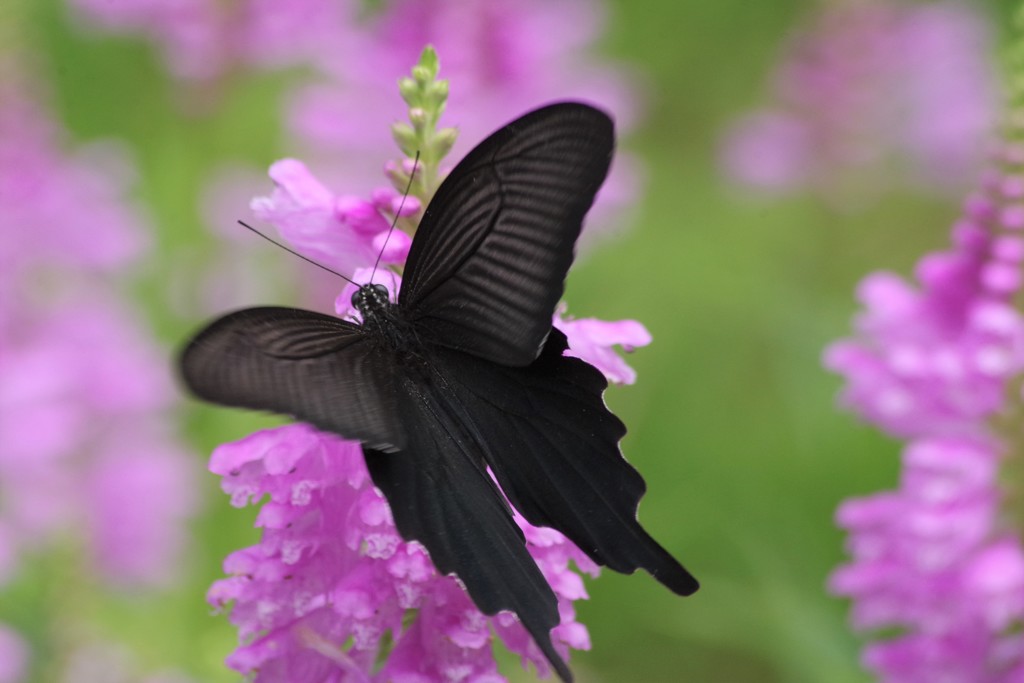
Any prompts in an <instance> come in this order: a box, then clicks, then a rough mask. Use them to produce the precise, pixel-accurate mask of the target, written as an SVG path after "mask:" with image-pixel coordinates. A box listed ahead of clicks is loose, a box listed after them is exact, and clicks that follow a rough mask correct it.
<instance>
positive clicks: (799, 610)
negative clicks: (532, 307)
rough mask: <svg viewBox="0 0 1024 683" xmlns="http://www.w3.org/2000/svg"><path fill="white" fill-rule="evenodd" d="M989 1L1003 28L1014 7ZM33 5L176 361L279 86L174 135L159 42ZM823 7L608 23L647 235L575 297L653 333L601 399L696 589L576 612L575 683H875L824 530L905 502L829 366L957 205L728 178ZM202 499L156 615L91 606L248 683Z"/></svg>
mask: <svg viewBox="0 0 1024 683" xmlns="http://www.w3.org/2000/svg"><path fill="white" fill-rule="evenodd" d="M989 4H990V5H991V8H992V10H993V12H994V14H995V16H996V17H997V18H999V19H1000V22H999V23H1000V25H1001V26H1007V25H1008V22H1007V21H1006V17H1008V15H1009V11H1010V9H1011V4H1012V3H1010V2H992V3H989ZM29 7H30V8H31V10H30V12H29V15H28V20H29V23H28V25H27V26H26V30H27V31H29V34H30V37H29V40H28V41H27V42H28V44H30V45H34V46H36V47H38V50H37V53H36V54H37V57H38V58H39V62H38V64H37V65H36V66H37V67H38V69H39V73H41V74H42V75H43V76H44V77H45V78H46V79H48V80H49V81H50V83H51V86H50V87H51V88H52V92H51V94H52V96H53V102H54V104H55V106H56V108H57V110H58V114H59V116H60V118H61V120H62V121H63V122H64V123H65V125H66V126H67V127H68V128H69V129H70V131H71V132H72V134H73V135H74V136H75V137H76V138H78V139H82V140H89V139H93V138H97V137H115V138H120V139H123V140H125V141H127V142H128V143H129V145H130V146H131V149H132V152H133V154H134V156H135V159H136V161H137V163H138V166H139V170H140V186H139V197H140V199H141V200H142V201H143V202H144V203H145V205H146V206H147V207H148V209H149V211H150V212H151V215H152V217H153V220H154V224H155V225H156V227H157V229H158V234H157V245H158V248H157V249H155V250H154V252H153V254H152V255H151V256H150V259H151V261H150V262H149V263H148V264H147V266H146V267H145V268H144V269H141V270H140V273H139V276H138V285H139V286H138V296H139V298H140V300H141V301H142V302H143V303H144V304H145V308H146V311H147V312H148V314H149V315H150V319H151V322H152V324H153V325H154V327H155V328H156V329H157V330H158V333H159V335H160V337H161V339H163V340H164V341H165V342H166V343H167V344H168V347H171V346H173V345H174V344H176V343H179V342H180V340H181V339H183V338H184V337H185V336H186V335H187V333H188V332H189V331H190V330H191V329H192V328H193V327H194V326H195V325H196V324H197V322H198V321H195V320H182V319H180V318H178V317H177V316H176V315H174V314H173V313H172V312H171V309H170V307H169V305H168V303H167V300H168V297H167V289H168V286H167V283H168V282H171V281H172V280H174V279H175V277H181V273H180V272H176V271H180V269H182V268H188V269H196V271H193V272H197V270H198V269H199V268H202V267H207V266H209V265H210V264H209V263H205V262H204V261H208V260H209V259H210V258H211V256H210V255H209V254H208V253H205V252H206V249H205V247H206V246H208V245H209V244H210V239H211V238H210V237H209V236H208V235H206V234H205V233H204V229H203V228H202V226H201V224H200V220H199V213H198V202H199V198H200V191H201V189H202V188H203V186H204V183H205V182H207V181H208V180H209V175H208V173H209V171H210V169H211V168H213V165H214V162H215V161H223V160H225V159H227V160H238V161H243V162H247V163H249V164H252V165H255V166H256V167H266V166H267V165H269V163H270V162H272V161H273V160H275V159H276V158H279V157H281V156H284V155H286V154H288V153H289V150H288V149H287V148H285V147H284V144H283V136H282V135H281V119H280V115H281V106H280V105H281V95H282V93H283V92H284V85H285V84H286V82H287V79H288V77H289V75H288V74H276V75H267V74H248V75H234V76H232V77H231V78H230V79H229V80H227V81H226V82H223V83H220V84H219V85H220V87H221V88H222V89H223V94H222V96H221V98H220V99H218V100H216V102H215V103H214V105H213V106H212V107H211V108H210V109H209V110H207V111H201V112H188V113H183V110H182V106H181V102H180V100H179V99H178V98H177V96H176V90H175V87H174V85H173V84H172V83H170V82H169V81H168V80H167V78H166V76H165V74H164V72H163V69H162V68H161V66H160V64H159V63H158V62H157V59H156V58H155V56H154V55H153V53H152V52H151V50H150V49H149V47H148V46H147V45H145V44H143V43H142V42H140V41H136V40H129V39H102V40H99V39H95V38H90V37H85V36H83V35H82V34H81V33H80V32H76V31H74V30H72V29H71V28H70V27H69V25H68V22H67V19H66V17H65V8H64V6H63V4H62V3H60V2H57V0H41V1H40V2H37V3H34V4H30V5H29ZM813 8H814V3H812V2H809V1H807V0H775V1H773V2H767V3H751V2H746V1H744V0H717V1H716V2H706V1H705V0H673V1H667V0H666V1H664V2H658V3H636V2H627V1H626V0H616V1H614V2H612V3H611V7H610V16H611V20H610V21H609V22H608V26H609V33H608V36H607V38H606V40H605V42H604V45H603V49H605V50H606V52H607V53H608V54H610V55H612V56H614V57H615V58H617V59H621V60H623V61H625V62H627V63H629V64H632V65H633V66H635V67H636V68H637V69H638V70H639V71H640V72H642V73H644V74H645V75H646V76H647V81H646V84H645V85H646V89H647V91H648V94H649V97H650V107H649V110H648V112H647V115H646V119H645V121H644V122H643V125H642V127H641V129H640V130H639V131H638V132H637V133H636V134H635V135H634V136H633V137H631V138H630V139H627V140H625V141H623V143H622V144H624V145H625V146H628V147H629V148H631V149H633V150H634V151H636V152H637V153H639V154H640V155H642V156H643V158H644V159H645V161H646V163H647V164H648V171H649V184H648V187H647V192H646V196H645V198H644V199H643V200H642V202H641V204H640V207H639V217H638V220H637V222H636V225H635V227H634V228H633V229H632V230H631V231H629V232H627V233H624V234H622V235H621V236H618V237H615V238H613V239H612V240H610V241H608V242H606V243H604V244H602V245H599V246H598V248H596V249H594V250H593V251H592V252H591V253H590V254H589V255H588V256H587V258H586V259H585V260H583V261H581V262H580V263H579V264H578V265H577V267H576V268H575V270H574V272H573V274H572V276H571V279H570V284H569V290H568V295H567V298H568V300H569V301H570V303H571V311H572V312H573V313H574V314H575V315H577V316H581V317H582V316H597V317H601V318H605V319H618V318H627V317H628V318H636V319H639V320H641V321H642V322H644V323H645V324H646V325H647V326H648V327H649V329H650V330H651V332H652V333H653V336H654V343H653V344H652V345H651V346H650V347H648V348H645V349H642V350H640V351H639V352H637V353H636V354H635V355H633V356H632V357H631V358H630V361H631V363H633V364H634V366H635V367H636V369H637V370H638V371H639V377H640V380H639V382H638V384H637V385H636V386H633V387H628V388H617V389H613V390H611V391H610V392H609V396H608V401H609V403H610V404H611V405H612V407H613V408H614V409H615V410H616V411H617V412H618V413H619V414H620V415H621V416H622V418H623V419H624V420H625V422H626V424H627V425H629V427H630V435H629V436H628V437H627V439H626V441H625V445H624V450H625V452H626V455H627V457H628V458H629V459H630V460H631V461H632V462H633V463H634V464H636V466H637V467H638V468H639V469H640V470H641V472H643V473H644V475H645V477H646V478H647V481H648V484H649V492H648V495H647V497H646V498H645V499H644V502H643V504H642V506H641V519H642V520H643V522H644V524H645V525H646V526H647V528H648V529H649V530H650V531H651V533H652V535H654V536H655V537H656V538H658V539H659V540H660V541H661V542H662V543H663V544H664V545H665V546H666V547H668V548H669V549H670V550H671V551H673V552H674V553H675V554H677V555H678V556H679V557H680V558H681V559H682V560H683V562H684V563H686V564H687V566H688V567H689V568H690V569H691V570H693V571H694V573H695V574H696V575H697V576H698V577H699V578H700V579H701V581H702V584H703V588H702V590H701V591H700V592H699V593H698V594H697V595H695V596H694V597H692V598H688V599H679V598H675V597H673V596H671V595H669V594H668V593H667V592H666V591H665V590H664V589H663V588H662V587H661V586H659V585H658V584H657V583H656V582H655V581H653V580H651V579H650V578H649V577H647V576H635V577H623V576H618V575H614V574H612V573H606V574H605V575H604V576H603V577H602V578H601V579H600V580H598V581H592V582H590V583H589V586H588V589H589V591H590V596H591V600H589V601H587V602H584V603H581V604H580V612H581V614H582V617H581V621H582V622H584V623H585V624H587V625H588V626H589V628H590V630H591V634H592V639H593V645H594V648H593V650H592V651H591V652H589V653H583V654H576V655H574V656H573V658H572V666H573V668H574V671H575V672H576V674H577V677H578V680H579V681H581V682H582V683H585V682H587V681H645V682H647V683H660V682H665V683H668V682H675V681H680V680H691V681H702V682H725V681H758V682H759V683H771V682H775V681H778V682H782V681H785V682H788V683H820V682H821V681H829V682H830V683H844V682H846V681H850V682H856V681H866V680H867V676H866V674H864V673H863V671H862V670H861V669H860V667H859V665H858V648H859V644H858V639H857V637H856V636H854V635H853V634H851V632H850V631H849V629H848V627H847V624H846V612H847V605H846V604H844V602H843V601H840V600H837V599H834V598H832V597H830V596H829V595H827V593H826V591H825V581H826V577H827V575H828V573H829V572H830V571H831V570H832V569H833V568H834V567H835V566H836V565H837V564H839V563H840V562H842V561H843V557H844V556H843V552H842V542H843V538H842V535H841V534H840V532H839V531H838V530H836V528H835V527H834V525H833V521H832V517H833V513H834V510H835V508H836V506H837V504H838V503H839V502H840V501H841V500H842V499H844V498H846V497H849V496H852V495H863V494H866V493H869V492H873V491H878V490H882V489H886V488H891V487H893V486H894V484H895V482H896V476H897V473H898V468H897V454H898V452H899V444H898V443H895V442H892V441H890V440H887V439H885V438H883V437H882V436H880V435H879V434H877V433H876V432H875V431H873V430H872V429H870V428H868V427H866V426H863V425H860V424H858V423H857V421H856V420H855V419H854V418H853V417H851V416H849V415H846V414H843V413H840V412H838V411H837V410H836V407H835V401H834V396H835V394H836V391H837V388H838V386H839V381H838V380H837V378H835V377H832V376H829V375H828V374H827V373H826V372H825V371H823V370H822V369H821V365H820V356H821V351H822V349H823V347H824V346H825V345H826V344H827V343H829V341H831V340H833V339H835V338H837V337H840V336H844V335H846V334H847V333H848V330H849V321H850V318H851V315H852V314H853V312H854V310H855V304H854V298H853V291H854V286H855V285H856V283H857V281H858V280H859V279H860V278H861V277H862V276H863V275H864V274H866V273H868V272H869V271H872V270H876V269H880V268H886V269H893V270H896V271H898V272H902V273H906V272H908V271H909V269H910V267H911V266H912V264H913V262H914V261H915V260H916V258H917V257H918V256H919V255H920V254H922V253H923V252H924V251H926V250H930V249H937V248H942V247H943V246H944V245H945V244H946V240H947V231H948V228H949V225H950V224H951V222H952V221H953V220H954V218H955V216H956V213H957V206H958V203H959V201H960V199H961V198H960V197H949V198H948V199H947V200H946V201H940V200H937V199H934V198H932V199H924V198H921V197H913V196H899V195H890V196H887V197H885V198H883V199H882V200H881V201H879V202H878V203H877V204H875V205H871V206H867V207H864V208H863V209H861V210H858V211H857V212H855V213H846V214H843V213H836V212H831V211H828V210H827V209H825V208H823V207H822V206H821V205H820V204H818V203H815V202H814V201H813V200H810V199H787V200H764V201H762V200H759V199H757V198H754V197H749V196H746V195H744V194H743V193H742V192H740V191H738V190H736V189H735V188H731V187H729V186H728V185H727V184H725V183H724V182H723V181H722V180H721V178H720V176H719V174H718V172H717V168H716V163H715V152H716V144H717V142H718V140H719V136H720V134H721V133H722V131H723V129H724V126H725V125H726V124H727V122H728V121H729V119H730V117H731V116H734V115H736V114H737V113H740V112H741V111H743V110H744V109H745V108H747V107H750V106H753V105H755V104H757V103H758V101H759V99H760V98H761V97H762V96H763V94H764V93H765V90H766V74H767V72H768V70H769V69H770V68H771V65H772V64H773V61H774V59H775V57H776V56H777V54H778V50H779V45H780V41H781V39H782V38H783V37H784V36H785V35H786V34H787V31H788V30H789V29H790V28H791V27H792V26H793V25H794V22H796V21H797V20H798V19H799V18H800V17H802V16H804V15H806V14H807V13H808V12H810V11H811V10H812V9H813ZM441 59H442V69H443V60H444V55H443V54H442V55H441ZM452 87H453V88H454V87H458V84H457V83H453V84H452ZM396 97H397V93H396ZM519 113H520V112H513V111H510V112H508V115H509V117H510V118H511V117H513V116H515V115H517V114H519ZM498 123H500V122H497V121H496V122H495V124H498ZM382 125H387V122H382ZM371 170H374V169H371ZM263 190H265V188H254V192H258V191H263ZM245 212H246V207H244V206H240V207H239V215H240V216H243V215H245ZM186 255H187V258H186ZM274 258H280V259H288V258H290V257H289V256H287V255H286V254H283V253H281V254H277V255H275V256H274ZM287 300H288V293H287V292H284V293H282V295H281V298H280V301H287ZM253 303H267V302H265V301H259V302H257V301H254V302H253ZM186 417H187V420H188V424H189V429H190V433H191V435H192V436H193V443H194V444H195V445H196V448H197V452H199V453H200V454H203V455H205V454H207V453H208V452H209V451H210V449H211V448H212V447H213V446H215V445H216V444H218V443H221V442H223V441H226V440H230V439H234V438H238V437H240V436H242V435H244V434H245V433H247V432H249V431H251V430H252V429H253V428H254V427H256V426H260V425H266V424H269V422H268V421H267V420H266V419H263V418H258V417H253V416H251V415H244V414H240V413H238V412H235V411H228V410H218V409H213V408H206V407H200V406H189V408H188V415H187V416H186ZM202 466H203V465H202V463H197V468H200V467H202ZM206 488H207V489H208V491H207V493H208V494H209V495H207V496H206V500H207V503H206V509H205V510H204V511H203V512H202V515H201V516H200V517H199V518H198V520H197V521H196V523H195V524H194V527H193V529H194V532H195V534H196V537H197V542H196V546H195V553H194V555H193V556H192V557H191V560H190V561H191V567H190V572H191V574H190V577H189V580H188V582H187V585H186V586H184V587H182V588H181V589H178V590H176V591H175V592H174V593H173V594H171V595H166V596H163V597H159V598H146V599H145V600H142V599H140V598H138V597H135V596H124V597H121V598H117V599H114V600H111V599H109V598H106V597H104V598H103V599H102V600H100V599H99V598H98V597H97V596H88V595H84V596H83V595H79V596H78V598H77V599H78V600H80V601H81V602H83V603H84V604H83V605H81V608H83V609H87V610H88V611H89V613H90V614H92V615H93V616H94V617H95V619H96V620H97V623H99V624H100V625H101V629H102V630H103V632H104V633H108V634H111V635H112V636H116V638H117V639H119V640H122V641H124V642H126V643H129V644H130V645H131V646H133V647H134V648H136V649H137V650H138V651H139V652H140V653H141V656H142V657H143V658H144V659H145V660H146V661H147V662H148V663H150V664H152V665H153V666H154V667H156V666H161V665H163V666H174V667H177V668H180V669H181V670H183V671H185V672H187V673H189V674H191V675H193V676H194V677H195V678H196V679H197V680H202V681H230V680H235V679H236V678H237V677H236V676H235V675H234V674H232V673H231V672H229V671H228V670H227V669H226V668H224V666H223V665H222V663H221V660H222V658H223V656H224V655H225V654H227V653H228V652H229V651H230V650H231V649H232V647H233V644H234V638H235V634H234V630H233V629H232V628H231V627H230V626H229V625H228V623H227V619H226V618H225V617H224V616H219V617H217V616H211V615H210V609H209V607H208V606H207V605H206V603H205V602H204V600H203V595H204V592H205V590H206V588H207V587H208V585H209V584H210V582H212V581H213V580H214V579H216V578H219V577H220V576H221V570H220V562H221V560H222V558H223V557H224V555H225V554H226V553H227V552H229V551H230V550H233V549H236V548H239V547H241V546H243V545H248V544H251V543H252V542H254V540H255V539H256V532H255V531H254V530H253V529H252V528H251V523H252V517H253V514H252V511H246V510H236V509H233V508H230V507H229V505H228V501H227V498H226V497H225V496H223V495H220V494H219V493H218V492H217V490H216V489H217V481H216V478H215V477H213V476H212V475H210V476H209V477H208V478H207V485H206ZM42 565H43V566H40V567H38V568H36V569H37V571H30V572H26V573H25V576H24V577H23V578H22V579H21V583H20V584H19V585H18V586H17V587H16V590H15V591H13V592H12V595H13V596H15V597H13V598H11V599H9V600H8V601H7V602H5V604H4V605H3V606H2V607H0V616H3V617H4V618H6V619H10V620H11V621H12V622H14V623H15V624H16V625H18V626H19V627H21V628H23V629H24V630H25V631H26V632H27V633H29V634H32V633H34V632H37V631H38V630H39V629H42V628H44V627H45V624H46V623H48V619H49V617H50V616H52V615H53V614H54V613H56V612H58V611H60V610H62V609H66V608H67V604H66V603H63V602H62V601H63V600H64V597H63V595H50V594H47V591H51V590H52V589H51V588H45V586H48V585H50V583H49V582H52V581H57V582H58V584H67V583H68V582H70V583H73V582H74V570H73V567H68V566H66V565H65V564H63V563H62V561H61V558H52V559H50V560H48V561H46V562H43V563H42ZM36 605H42V606H43V608H42V609H43V612H41V613H35V612H34V610H36V609H38V608H37V607H34V606H36ZM506 664H508V666H506V667H505V669H506V670H507V671H508V672H509V673H510V675H513V676H517V677H518V676H520V674H518V673H516V672H517V670H518V667H517V666H516V665H515V664H514V663H513V662H511V661H509V660H508V659H506ZM521 678H522V680H528V679H529V676H527V675H525V674H523V675H522V676H521Z"/></svg>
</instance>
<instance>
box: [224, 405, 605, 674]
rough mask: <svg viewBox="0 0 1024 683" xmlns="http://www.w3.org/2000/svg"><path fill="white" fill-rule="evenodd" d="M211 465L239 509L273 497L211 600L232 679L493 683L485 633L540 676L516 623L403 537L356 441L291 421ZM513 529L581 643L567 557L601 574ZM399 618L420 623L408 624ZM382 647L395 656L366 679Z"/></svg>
mask: <svg viewBox="0 0 1024 683" xmlns="http://www.w3.org/2000/svg"><path fill="white" fill-rule="evenodd" d="M210 469H211V471H213V472H214V473H216V474H219V475H221V476H223V477H224V481H223V484H222V486H223V488H224V490H225V492H226V493H228V494H230V495H231V498H232V503H233V504H234V505H236V506H241V505H245V504H246V503H247V502H249V501H255V500H258V499H259V498H261V497H263V496H267V497H268V501H267V502H266V503H264V504H263V507H262V508H261V510H260V513H259V516H258V518H257V525H258V526H260V527H262V528H263V530H264V533H263V538H262V539H261V541H260V543H259V544H258V545H256V546H252V547H250V548H245V549H243V550H240V551H237V552H235V553H233V554H232V555H231V556H229V557H228V558H227V560H225V565H224V567H225V571H227V572H228V573H229V574H231V577H230V578H227V579H223V580H221V581H218V582H217V583H215V584H214V585H213V586H212V587H211V589H210V592H209V594H208V600H209V601H210V603H211V604H213V605H214V606H220V607H223V606H226V605H227V604H228V603H230V602H233V603H234V604H233V607H232V611H231V621H232V623H234V624H236V625H237V626H238V627H239V635H240V637H241V639H242V641H243V644H242V645H241V646H240V647H239V648H238V649H237V650H235V652H234V654H233V655H231V656H230V657H229V658H228V665H229V666H231V667H232V668H234V669H235V670H237V671H239V672H241V673H245V674H248V675H252V676H254V680H256V681H262V680H267V681H274V680H290V681H307V680H308V681H312V680H342V678H341V677H342V676H344V675H348V676H351V677H352V680H365V681H381V682H382V683H383V681H390V680H395V681H406V680H407V681H417V680H423V681H428V680H431V681H432V680H476V679H475V678H473V676H485V677H486V676H492V677H494V678H493V680H495V681H500V680H504V679H503V678H501V677H498V676H497V670H496V667H495V664H494V659H493V656H492V654H491V650H490V643H491V639H492V636H491V627H492V624H493V626H494V628H495V630H496V632H497V633H498V635H499V636H500V637H501V638H502V640H503V642H504V643H505V644H506V646H507V647H509V648H510V649H511V650H513V651H514V652H518V653H519V654H520V655H522V656H523V657H524V659H525V660H528V661H532V662H533V663H534V664H535V665H536V666H537V667H538V670H539V671H546V670H547V666H548V665H547V662H546V661H545V660H544V657H543V656H542V655H541V653H540V652H539V650H537V649H536V646H535V645H534V644H533V641H532V639H530V637H529V636H528V635H527V634H526V632H525V630H524V629H523V628H522V627H521V626H520V625H519V624H518V622H517V621H516V620H515V619H514V618H512V617H509V616H507V615H498V616H497V617H485V616H484V615H483V614H481V613H480V611H479V610H478V609H477V608H476V607H475V606H474V605H473V603H472V601H470V599H469V597H468V596H467V595H466V593H465V591H464V590H463V589H462V588H461V586H460V585H459V584H458V583H457V582H456V580H455V579H454V578H452V577H446V576H440V575H438V574H437V571H436V570H435V569H434V567H433V565H432V564H431V563H430V558H429V557H428V556H427V554H426V551H424V550H423V548H422V547H421V546H420V545H419V544H416V543H405V542H404V541H402V540H401V538H400V537H399V535H398V533H397V531H396V530H395V527H394V522H393V521H392V519H391V513H390V510H389V508H388V505H387V503H386V501H385V500H384V498H383V497H382V496H381V495H380V493H379V492H378V491H377V490H376V489H375V488H374V487H373V485H372V483H371V482H370V479H369V474H368V472H367V471H366V466H365V463H364V461H363V455H362V449H361V447H360V445H359V444H358V443H356V442H352V441H345V440H343V439H341V438H339V437H335V436H332V435H328V434H323V433H320V432H317V431H315V430H314V429H313V428H311V427H309V426H307V425H302V424H295V425H289V426H286V427H280V428H278V429H273V430H267V431H263V432H257V433H256V434H253V435H251V436H249V437H247V438H245V439H243V440H241V441H237V442H234V443H230V444H225V445H223V446H220V447H219V448H218V449H217V450H216V451H214V453H213V456H212V457H211V459H210ZM521 524H522V525H523V527H524V531H525V532H526V533H527V539H528V543H529V545H528V547H529V549H530V551H531V553H533V554H534V556H535V557H536V558H537V559H538V562H539V564H540V566H541V568H542V570H543V571H544V573H545V576H547V577H548V579H549V580H550V581H551V582H552V586H553V588H554V589H555V592H556V594H557V595H558V596H559V598H560V602H563V603H564V605H563V608H562V609H563V623H562V625H561V626H560V627H559V628H558V629H556V630H555V631H554V634H553V637H554V638H555V639H556V640H558V639H562V641H563V642H564V643H566V645H571V646H574V647H581V646H588V645H589V641H588V640H587V637H586V629H585V627H583V626H582V625H580V624H577V623H576V622H575V619H574V614H573V612H572V610H571V601H572V600H577V599H580V598H584V597H586V593H585V591H583V588H582V584H581V582H580V580H579V577H578V575H576V574H575V573H573V572H572V571H571V569H570V568H569V560H572V561H574V562H576V564H577V566H579V567H580V568H581V569H583V570H584V571H588V572H590V573H596V567H594V565H593V563H591V562H590V560H589V559H587V558H586V557H585V556H584V555H583V553H581V552H580V551H579V550H578V549H576V548H575V547H573V546H571V544H569V543H568V541H566V540H565V539H564V537H562V536H561V535H560V534H558V533H557V532H553V531H551V530H547V529H544V530H541V529H535V528H533V527H530V526H529V525H528V524H525V522H521ZM408 610H417V613H416V618H415V620H414V621H413V622H412V623H411V624H408V625H404V624H405V622H404V621H403V618H404V616H405V615H406V612H407V611H408ZM388 639H390V640H391V641H393V643H394V646H393V647H394V649H393V650H392V652H391V654H390V656H389V657H388V660H387V664H386V665H385V667H384V668H383V669H382V670H381V671H380V672H378V673H377V674H372V670H373V665H374V663H375V662H376V661H377V660H378V657H379V656H380V655H381V652H382V648H383V647H384V645H385V643H386V642H387V640H388ZM481 680H488V679H487V678H483V679H481Z"/></svg>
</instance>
